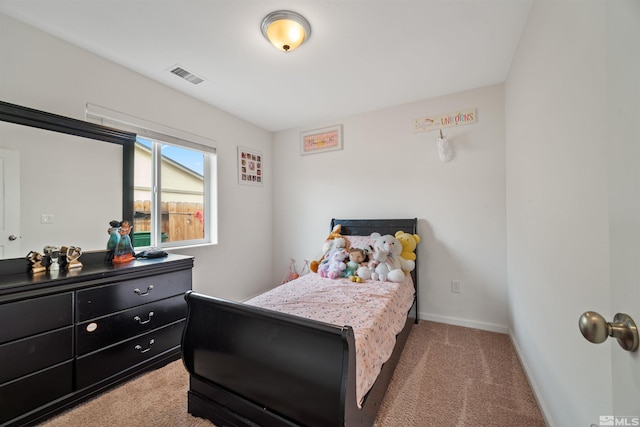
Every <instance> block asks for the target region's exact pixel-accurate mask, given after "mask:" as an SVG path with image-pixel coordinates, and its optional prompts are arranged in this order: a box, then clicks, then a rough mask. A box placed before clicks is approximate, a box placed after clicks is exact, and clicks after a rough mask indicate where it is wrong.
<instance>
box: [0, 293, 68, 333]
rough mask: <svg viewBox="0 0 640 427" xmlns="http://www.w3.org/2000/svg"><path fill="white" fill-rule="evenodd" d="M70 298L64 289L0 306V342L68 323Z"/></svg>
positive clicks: (50, 329)
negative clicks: (56, 293) (56, 292)
mask: <svg viewBox="0 0 640 427" xmlns="http://www.w3.org/2000/svg"><path fill="white" fill-rule="evenodd" d="M72 298H73V294H72V293H71V292H67V293H64V294H59V295H50V296H46V297H39V298H33V299H29V300H24V301H18V302H10V303H7V304H2V305H0V325H2V327H0V344H2V343H6V342H9V341H12V340H15V339H19V338H24V337H28V336H30V335H34V334H39V333H41V332H46V331H52V330H54V329H58V328H61V327H63V326H67V325H71V323H72V315H71V313H72V311H71V310H72V308H73V305H72Z"/></svg>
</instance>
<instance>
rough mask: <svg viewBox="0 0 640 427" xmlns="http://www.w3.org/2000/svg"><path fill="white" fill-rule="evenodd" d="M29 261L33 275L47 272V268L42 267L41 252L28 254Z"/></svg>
mask: <svg viewBox="0 0 640 427" xmlns="http://www.w3.org/2000/svg"><path fill="white" fill-rule="evenodd" d="M27 259H28V260H29V262H30V263H31V273H32V274H38V273H44V272H45V271H47V267H46V266H45V265H42V261H43V259H42V254H41V253H40V252H36V251H31V252H29V253H28V254H27Z"/></svg>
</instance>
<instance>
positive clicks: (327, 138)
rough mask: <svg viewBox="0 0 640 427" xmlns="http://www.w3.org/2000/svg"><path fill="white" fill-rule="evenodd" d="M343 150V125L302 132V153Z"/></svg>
mask: <svg viewBox="0 0 640 427" xmlns="http://www.w3.org/2000/svg"><path fill="white" fill-rule="evenodd" d="M335 150H342V125H337V126H331V127H327V128H322V129H315V130H310V131H307V132H302V133H301V134H300V154H302V155H305V154H315V153H324V152H325V151H335Z"/></svg>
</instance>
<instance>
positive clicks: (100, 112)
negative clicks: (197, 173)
mask: <svg viewBox="0 0 640 427" xmlns="http://www.w3.org/2000/svg"><path fill="white" fill-rule="evenodd" d="M86 117H87V121H90V122H93V123H98V124H102V125H104V126H109V127H113V128H116V129H121V130H126V131H129V132H134V133H136V135H139V136H140V137H142V138H145V139H150V140H152V142H153V145H152V162H153V163H152V184H151V205H152V206H151V239H150V246H152V247H161V248H167V249H172V248H173V249H178V248H185V247H194V246H203V245H214V244H217V243H218V197H217V182H218V179H217V159H216V141H214V140H210V139H207V138H204V137H201V136H198V135H194V134H190V133H187V132H184V131H180V130H177V129H172V128H169V127H167V126H164V125H161V124H159V123H154V122H150V121H148V120H144V119H140V118H137V117H132V116H129V115H126V114H124V113H120V112H117V111H113V110H110V109H108V108H105V107H101V106H97V105H93V104H87V106H86ZM162 144H168V145H174V146H178V147H182V148H187V149H191V150H195V151H201V152H202V153H204V154H205V155H204V161H205V163H204V174H203V175H204V178H205V179H204V210H205V218H204V238H203V239H195V240H180V241H178V242H165V243H162V241H161V212H160V191H158V189H159V188H161V182H160V168H161V163H162V159H161V155H160V148H161V145H162Z"/></svg>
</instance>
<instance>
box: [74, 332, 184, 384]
mask: <svg viewBox="0 0 640 427" xmlns="http://www.w3.org/2000/svg"><path fill="white" fill-rule="evenodd" d="M184 324H185V322H184V320H183V321H180V322H177V323H173V324H171V325H169V326H165V327H163V328H160V329H156V330H154V331H151V332H149V333H146V334H144V335H140V336H138V337H135V338H131V339H129V340H127V341H124V342H122V343H120V344H117V345H114V346H111V347H107V348H105V349H103V350H100V351H97V352H95V353H90V354H87V355H85V356H81V357H78V358H77V361H76V388H77V389H78V390H79V389H82V388H84V387H88V386H90V385H92V384H94V383H96V382H98V381H101V380H103V379H106V378H108V377H110V376H112V375H115V374H118V373H120V372H122V371H126V370H128V369H130V368H135V367H136V366H137V365H139V364H140V363H143V362H145V361H148V360H150V359H152V358H154V357H155V356H158V355H159V354H162V353H164V352H165V351H167V350H171V349H172V348H175V347H179V346H180V341H181V339H182V330H183V328H184Z"/></svg>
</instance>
